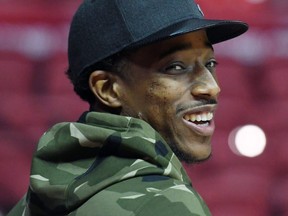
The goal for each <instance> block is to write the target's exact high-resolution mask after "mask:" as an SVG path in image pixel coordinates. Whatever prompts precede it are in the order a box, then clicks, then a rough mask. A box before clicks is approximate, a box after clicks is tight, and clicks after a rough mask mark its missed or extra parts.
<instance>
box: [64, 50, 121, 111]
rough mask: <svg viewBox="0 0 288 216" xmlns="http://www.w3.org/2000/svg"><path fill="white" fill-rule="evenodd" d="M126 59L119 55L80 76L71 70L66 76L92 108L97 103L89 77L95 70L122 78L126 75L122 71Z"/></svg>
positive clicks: (91, 67)
mask: <svg viewBox="0 0 288 216" xmlns="http://www.w3.org/2000/svg"><path fill="white" fill-rule="evenodd" d="M124 59H125V58H124V54H122V53H117V54H115V55H113V56H109V57H107V58H105V59H103V60H101V61H99V62H97V63H95V64H94V65H92V66H90V67H88V68H86V69H85V71H83V72H82V73H81V75H80V76H75V74H74V73H73V72H72V71H71V69H70V68H68V70H67V71H66V75H67V76H68V78H69V79H70V81H71V82H72V84H73V87H74V91H75V92H76V94H77V95H78V96H80V98H81V99H82V100H84V101H86V102H88V103H89V104H90V106H92V105H94V104H95V102H96V97H95V95H94V94H93V92H92V91H91V89H90V87H89V77H90V75H91V73H92V72H93V71H95V70H104V71H109V72H111V73H117V74H118V75H119V76H122V75H123V74H124V72H123V70H122V69H123V66H124V64H125V63H124V62H125V61H124Z"/></svg>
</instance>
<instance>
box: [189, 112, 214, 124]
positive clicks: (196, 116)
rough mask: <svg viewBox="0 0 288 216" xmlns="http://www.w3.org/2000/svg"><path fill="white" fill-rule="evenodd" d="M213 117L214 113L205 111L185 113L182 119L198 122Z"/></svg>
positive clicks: (209, 119)
mask: <svg viewBox="0 0 288 216" xmlns="http://www.w3.org/2000/svg"><path fill="white" fill-rule="evenodd" d="M213 117H214V114H213V113H212V112H205V113H199V114H187V115H185V116H184V119H185V120H187V121H192V122H195V121H197V122H200V121H211V120H212V119H213Z"/></svg>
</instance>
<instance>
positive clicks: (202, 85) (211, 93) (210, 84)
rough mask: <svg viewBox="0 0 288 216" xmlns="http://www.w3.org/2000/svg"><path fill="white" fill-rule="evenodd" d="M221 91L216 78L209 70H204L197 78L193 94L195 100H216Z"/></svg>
mask: <svg viewBox="0 0 288 216" xmlns="http://www.w3.org/2000/svg"><path fill="white" fill-rule="evenodd" d="M220 91H221V89H220V87H219V84H218V82H217V79H216V77H215V76H214V75H213V74H212V73H211V72H210V71H209V70H208V69H207V68H203V69H202V70H201V72H200V73H199V76H198V77H197V78H196V82H195V84H194V85H193V87H192V91H191V94H192V95H193V96H194V97H195V98H200V99H215V100H216V99H217V98H218V96H219V93H220Z"/></svg>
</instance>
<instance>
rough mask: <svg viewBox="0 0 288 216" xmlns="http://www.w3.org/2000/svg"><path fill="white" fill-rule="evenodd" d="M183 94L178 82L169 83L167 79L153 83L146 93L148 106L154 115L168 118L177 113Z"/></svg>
mask: <svg viewBox="0 0 288 216" xmlns="http://www.w3.org/2000/svg"><path fill="white" fill-rule="evenodd" d="M169 81H170V80H169ZM182 92H183V89H182V87H181V86H179V85H176V82H171V81H170V82H167V80H165V79H163V80H161V79H159V80H156V81H153V82H151V84H150V85H149V87H148V90H147V91H146V93H145V101H146V106H148V109H149V112H150V113H152V114H153V115H157V116H164V115H165V116H166V117H167V115H169V114H171V113H174V112H175V107H176V104H177V102H178V101H179V98H181V95H182Z"/></svg>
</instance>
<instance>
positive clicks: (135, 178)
mask: <svg viewBox="0 0 288 216" xmlns="http://www.w3.org/2000/svg"><path fill="white" fill-rule="evenodd" d="M8 215H9V216H16V215H17V216H18V215H19V216H20V215H21V216H30V215H33V216H42V215H43V216H44V215H45V216H46V215H53V216H54V215H69V216H84V215H87V216H90V215H91V216H92V215H93V216H94V215H95V216H134V215H137V216H152V215H157V216H161V215H163V216H164V215H165V216H169V215H171V216H172V215H173V216H175V215H181V216H188V215H189V216H192V215H193V216H196V215H201V216H202V215H210V213H209V210H208V208H207V207H206V205H205V204H204V202H203V200H202V199H201V197H200V196H199V195H198V194H197V192H196V191H195V190H194V189H193V188H192V186H191V183H190V180H189V178H188V176H187V174H186V173H185V171H184V169H183V167H182V165H181V163H180V161H179V160H178V159H177V157H176V156H175V155H174V153H173V152H172V151H171V149H170V148H169V146H168V145H167V144H166V143H165V141H164V140H163V139H162V138H161V137H160V135H159V134H158V133H157V132H156V131H155V130H154V129H153V128H152V127H151V126H149V125H148V124H147V123H146V122H144V121H142V120H139V119H134V118H130V117H123V116H117V115H112V114H104V113H96V112H88V113H85V114H84V115H83V116H82V118H81V120H80V121H79V122H76V123H60V124H57V125H55V126H54V127H52V128H51V129H50V130H49V131H47V132H46V133H45V134H44V135H43V136H42V138H41V139H40V141H39V145H38V148H37V151H36V153H35V155H34V158H33V162H32V169H31V176H30V187H29V190H28V193H27V195H26V196H25V198H23V199H22V200H21V201H20V202H19V203H18V204H17V206H16V207H15V208H14V209H13V210H12V211H11V212H10V214H8Z"/></svg>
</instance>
